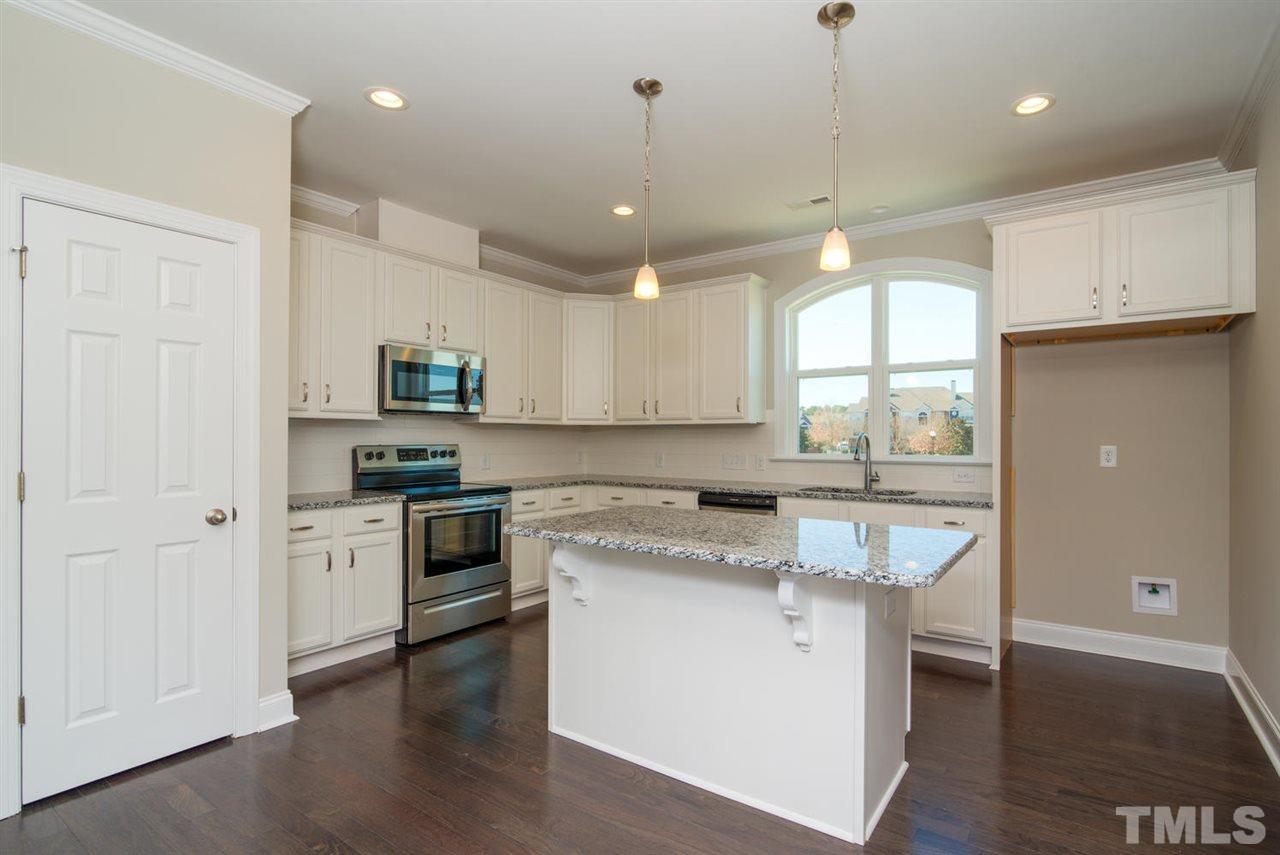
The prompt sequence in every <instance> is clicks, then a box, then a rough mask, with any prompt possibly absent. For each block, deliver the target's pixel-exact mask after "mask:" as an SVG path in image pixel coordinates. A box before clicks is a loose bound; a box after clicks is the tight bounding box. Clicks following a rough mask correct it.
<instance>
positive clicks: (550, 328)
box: [526, 293, 564, 422]
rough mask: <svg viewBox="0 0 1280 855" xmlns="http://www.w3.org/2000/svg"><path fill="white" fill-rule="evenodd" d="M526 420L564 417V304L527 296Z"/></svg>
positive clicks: (532, 295)
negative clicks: (527, 378)
mask: <svg viewBox="0 0 1280 855" xmlns="http://www.w3.org/2000/svg"><path fill="white" fill-rule="evenodd" d="M527 299H528V302H529V334H528V339H527V345H526V348H527V351H528V354H529V381H528V387H527V391H528V393H529V418H530V419H533V420H535V421H550V422H558V421H560V419H561V417H562V416H563V415H564V301H563V300H560V299H557V298H555V297H548V296H547V295H545V294H534V293H530V294H529V295H528V298H527Z"/></svg>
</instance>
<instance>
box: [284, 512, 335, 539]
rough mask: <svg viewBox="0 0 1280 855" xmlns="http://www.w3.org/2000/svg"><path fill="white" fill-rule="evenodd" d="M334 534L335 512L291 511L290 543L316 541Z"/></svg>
mask: <svg viewBox="0 0 1280 855" xmlns="http://www.w3.org/2000/svg"><path fill="white" fill-rule="evenodd" d="M331 534H333V511H331V510H327V509H326V510H321V511H290V512H289V542H290V543H296V542H297V541H300V540H315V539H316V538H317V537H328V536H329V535H331Z"/></svg>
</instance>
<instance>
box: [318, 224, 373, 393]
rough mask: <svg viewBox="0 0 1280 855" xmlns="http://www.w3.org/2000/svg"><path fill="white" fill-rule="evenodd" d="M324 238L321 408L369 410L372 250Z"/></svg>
mask: <svg viewBox="0 0 1280 855" xmlns="http://www.w3.org/2000/svg"><path fill="white" fill-rule="evenodd" d="M323 241H324V254H323V259H322V265H323V273H322V279H321V299H322V307H321V330H320V353H321V381H322V382H321V386H322V388H321V389H319V390H318V391H319V393H320V402H319V403H320V409H321V411H323V412H330V413H369V414H372V413H374V412H375V411H376V409H377V383H376V377H377V373H378V366H377V357H378V354H377V348H376V347H375V344H374V322H375V311H376V300H375V294H374V291H375V279H374V274H375V268H374V261H375V253H374V251H373V250H371V249H368V248H367V247H363V246H359V245H357V244H348V243H343V242H341V241H336V240H333V239H331V238H323Z"/></svg>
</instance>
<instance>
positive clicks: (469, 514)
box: [405, 495, 511, 603]
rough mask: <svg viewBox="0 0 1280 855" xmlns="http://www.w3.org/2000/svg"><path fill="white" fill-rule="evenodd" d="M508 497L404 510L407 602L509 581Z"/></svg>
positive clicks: (415, 505)
mask: <svg viewBox="0 0 1280 855" xmlns="http://www.w3.org/2000/svg"><path fill="white" fill-rule="evenodd" d="M510 520H511V497H510V496H505V495H504V496H479V497H475V498H467V499H450V500H446V501H441V502H421V503H418V504H413V505H410V506H409V542H408V550H409V558H408V561H407V562H406V565H405V566H406V568H407V571H408V579H407V580H406V581H407V587H406V591H407V594H408V602H410V603H416V602H420V601H422V600H429V599H432V598H434V597H443V596H446V595H448V594H456V593H459V592H461V591H469V590H471V589H473V588H480V587H483V586H485V585H495V584H497V583H499V582H506V581H508V580H509V579H510V578H511V569H510V566H509V565H510V560H509V556H510V554H511V538H510V537H509V536H507V535H504V534H503V533H502V526H503V523H506V522H509V521H510Z"/></svg>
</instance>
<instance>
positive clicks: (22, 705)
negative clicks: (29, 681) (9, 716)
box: [18, 695, 27, 727]
mask: <svg viewBox="0 0 1280 855" xmlns="http://www.w3.org/2000/svg"><path fill="white" fill-rule="evenodd" d="M26 723H27V698H26V695H18V726H19V727H21V726H22V725H24V724H26Z"/></svg>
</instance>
